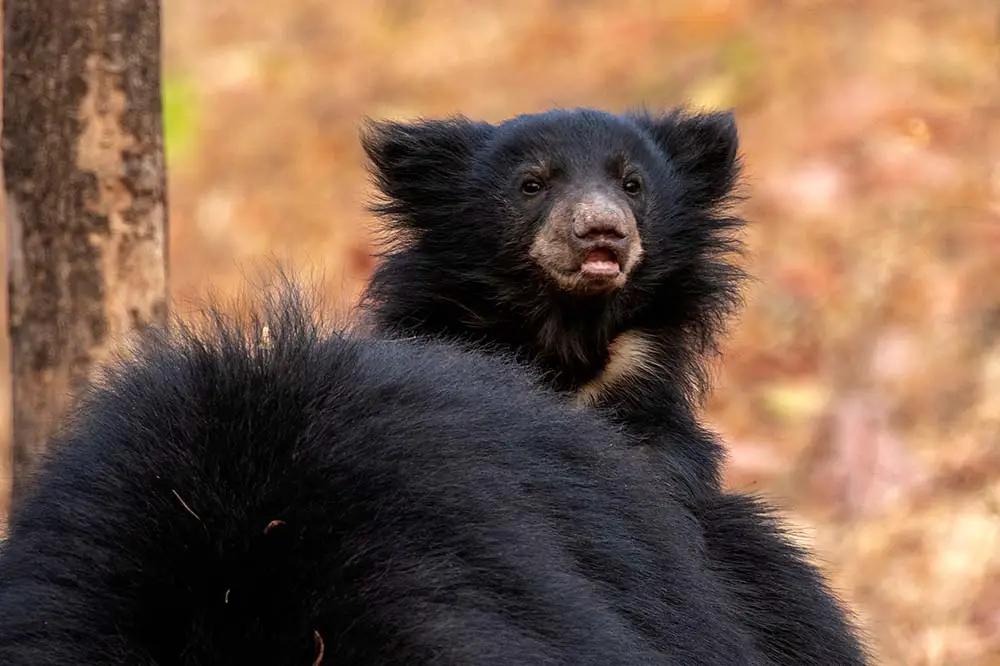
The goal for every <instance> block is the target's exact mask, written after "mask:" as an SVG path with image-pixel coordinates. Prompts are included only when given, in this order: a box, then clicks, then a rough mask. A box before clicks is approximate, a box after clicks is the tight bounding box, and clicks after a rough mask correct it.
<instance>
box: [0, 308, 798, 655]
mask: <svg viewBox="0 0 1000 666" xmlns="http://www.w3.org/2000/svg"><path fill="white" fill-rule="evenodd" d="M264 313H265V315H264V316H258V317H255V318H252V320H251V321H250V322H249V324H248V325H246V326H237V325H236V324H231V323H226V318H225V317H223V316H222V315H213V316H212V317H210V318H209V326H208V327H207V328H202V329H200V332H199V330H197V329H195V328H186V329H184V328H182V329H180V330H178V331H176V332H174V333H170V334H168V333H157V334H154V335H152V336H150V337H149V339H148V340H147V341H146V342H145V344H144V345H143V346H141V347H140V348H139V349H138V351H137V353H136V354H135V355H134V356H133V357H131V358H130V359H128V360H126V361H122V362H120V363H118V364H116V365H114V366H112V367H110V369H109V370H108V371H107V373H106V375H105V376H104V377H103V379H102V380H101V381H100V382H97V383H96V384H95V385H94V386H93V387H92V388H91V389H90V390H89V391H88V392H87V393H86V395H84V396H83V398H82V400H81V401H80V402H79V405H78V406H77V407H76V409H75V410H74V412H73V414H72V417H71V418H69V420H68V421H67V422H66V425H65V427H64V428H63V431H62V433H61V434H60V436H59V437H58V438H57V440H56V441H55V442H54V444H53V447H52V449H51V450H52V452H53V453H52V454H51V457H50V458H49V459H48V460H47V461H46V463H45V464H44V465H43V466H42V468H41V471H40V473H39V475H38V477H37V478H36V480H35V481H34V483H33V485H32V486H31V487H30V489H29V492H28V494H27V495H26V496H25V497H24V498H23V500H22V501H21V502H20V503H19V504H18V505H17V506H16V507H15V508H14V511H13V514H12V517H11V520H10V529H9V534H8V536H7V540H6V541H5V542H4V543H3V546H2V551H0V664H4V666H56V665H59V666H71V665H72V666H91V665H94V666H96V665H97V664H122V665H125V666H138V665H142V666H153V665H154V664H155V665H156V666H175V665H176V666H209V665H212V666H218V665H222V664H281V665H288V666H293V665H294V666H299V665H304V666H308V665H309V664H314V665H319V664H336V665H338V666H349V665H351V664H355V665H358V666H374V665H390V664H399V665H404V664H405V665H407V666H411V665H416V664H436V665H442V666H444V665H449V664H455V665H459V664H462V665H478V664H495V665H496V666H501V665H502V666H509V665H511V664H532V665H536V664H537V665H546V664H548V665H565V666H570V665H573V666H579V665H581V664H593V665H594V666H598V665H599V666H608V665H613V664H643V665H645V664H670V665H678V664H688V665H691V666H695V665H706V664H709V665H711V664H714V665H718V666H723V665H725V666H733V665H736V664H741V665H742V664H766V663H768V662H767V660H765V659H762V658H761V657H760V656H759V655H758V654H756V652H755V648H754V647H753V642H752V640H750V638H749V636H747V635H746V633H745V632H744V631H743V629H742V628H741V627H740V625H739V623H738V622H737V621H736V618H735V617H734V614H735V612H736V611H735V609H734V607H733V605H732V604H731V603H730V599H729V598H728V592H727V591H726V589H725V587H724V586H722V585H721V584H720V582H719V580H718V579H717V577H716V575H715V573H714V572H712V571H710V570H709V569H708V568H707V567H706V566H705V563H704V561H703V559H702V556H701V552H702V551H703V550H704V548H705V546H704V543H703V540H702V536H701V534H700V530H699V528H698V524H697V522H696V521H695V520H694V519H693V518H692V516H691V515H690V513H688V512H687V510H686V509H684V508H683V507H682V506H681V505H680V504H679V503H677V502H675V501H674V500H673V499H672V498H671V497H670V496H669V495H666V494H663V493H656V492H653V490H652V486H653V485H654V482H653V481H652V480H651V478H650V477H649V475H648V474H647V473H646V472H645V471H644V470H643V468H642V466H641V465H639V464H636V462H635V461H634V460H633V457H632V456H630V455H623V453H624V452H627V451H628V450H629V449H630V446H631V445H630V444H628V443H627V442H626V439H625V437H624V436H622V434H621V433H619V432H617V431H616V430H615V429H614V428H612V427H609V426H608V424H606V423H605V422H604V421H603V420H601V419H600V418H598V417H597V415H596V414H593V413H590V412H585V411H580V410H576V409H573V408H571V407H567V406H566V405H564V404H562V402H561V401H560V400H559V399H558V398H557V397H555V396H554V395H550V394H549V393H547V392H546V391H545V390H542V389H539V388H538V386H537V378H533V377H531V376H529V375H526V374H525V373H524V372H523V371H522V370H519V369H518V367H517V366H516V365H514V364H513V363H511V362H509V361H505V360H504V359H502V358H501V357H487V356H482V355H476V354H473V353H469V352H462V351H460V350H458V349H456V348H454V347H451V346H445V345H439V344H434V343H430V342H426V343H423V342H417V341H407V340H392V339H382V340H378V339H373V340H361V339H350V338H348V337H345V336H343V335H340V334H337V333H333V332H324V330H323V329H321V328H320V327H319V326H318V325H317V324H316V323H315V320H314V319H313V318H312V317H311V315H310V313H309V311H308V310H307V309H306V308H305V307H303V305H302V302H301V299H299V298H298V297H297V296H295V295H294V293H292V295H291V296H289V297H284V298H282V299H279V300H277V301H276V302H272V305H270V306H268V307H267V308H265V309H264ZM247 331H250V333H247ZM789 621H792V620H791V618H790V619H789Z"/></svg>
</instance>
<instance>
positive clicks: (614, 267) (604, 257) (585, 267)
mask: <svg viewBox="0 0 1000 666" xmlns="http://www.w3.org/2000/svg"><path fill="white" fill-rule="evenodd" d="M621 270H622V269H621V266H620V265H619V264H618V260H617V259H616V257H615V254H614V252H612V251H611V250H608V249H605V248H598V249H596V250H591V251H590V252H589V253H587V256H586V257H584V259H583V262H582V263H581V264H580V272H581V273H583V274H584V275H588V276H592V277H616V276H617V275H618V274H619V273H621Z"/></svg>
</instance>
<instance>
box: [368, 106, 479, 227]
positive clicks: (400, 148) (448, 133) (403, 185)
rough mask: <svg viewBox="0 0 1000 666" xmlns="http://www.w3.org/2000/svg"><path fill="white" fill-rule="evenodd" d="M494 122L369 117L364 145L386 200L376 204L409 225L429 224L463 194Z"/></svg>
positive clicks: (372, 170)
mask: <svg viewBox="0 0 1000 666" xmlns="http://www.w3.org/2000/svg"><path fill="white" fill-rule="evenodd" d="M493 129H494V128H493V126H492V125H490V124H489V123H483V122H473V121H471V120H468V119H467V118H464V117H460V116H456V117H453V118H448V119H443V120H419V121H415V122H410V123H403V122H393V121H375V120H367V121H366V122H365V127H364V129H363V130H362V134H361V146H362V148H363V149H364V151H365V154H366V155H367V156H368V160H369V163H370V167H371V172H372V175H373V176H374V181H375V185H376V187H378V189H379V190H380V191H381V193H382V195H383V197H384V199H383V201H382V202H380V203H379V204H377V205H375V206H373V210H374V211H375V212H376V213H379V214H382V215H389V216H391V217H394V218H396V219H397V221H399V222H402V223H403V224H405V225H407V226H410V227H416V228H421V227H428V226H431V225H433V223H434V219H435V218H436V217H442V216H447V215H448V214H449V213H450V212H452V211H453V210H454V207H455V205H456V204H457V203H458V202H459V200H460V198H461V192H462V186H463V185H464V184H465V181H466V180H467V173H468V169H469V166H470V164H471V162H472V158H473V157H474V155H475V154H476V151H477V150H478V148H479V147H480V146H481V145H483V143H484V142H485V141H486V140H487V139H488V138H489V136H490V134H491V132H492V130H493Z"/></svg>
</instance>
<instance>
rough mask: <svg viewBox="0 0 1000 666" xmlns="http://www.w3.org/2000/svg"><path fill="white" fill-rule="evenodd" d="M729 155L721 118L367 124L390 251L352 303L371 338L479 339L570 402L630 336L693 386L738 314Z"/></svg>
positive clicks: (543, 116)
mask: <svg viewBox="0 0 1000 666" xmlns="http://www.w3.org/2000/svg"><path fill="white" fill-rule="evenodd" d="M737 144H738V141H737V133H736V127H735V122H734V120H733V117H732V114H730V113H727V112H716V113H702V114H689V113H686V112H684V111H682V110H675V111H671V112H668V113H666V114H663V115H659V116H653V115H649V114H646V113H627V114H623V115H615V114H611V113H606V112H602V111H597V110H591V109H575V110H554V111H547V112H544V113H538V114H528V115H522V116H516V117H514V118H511V119H509V120H506V121H504V122H501V123H499V124H495V125H494V124H490V123H486V122H477V121H472V120H468V119H466V118H462V117H456V118H449V119H444V120H421V121H416V122H411V123H404V122H390V121H380V122H370V123H369V125H368V128H367V131H366V132H365V134H364V135H363V137H362V145H363V147H364V149H365V152H366V153H367V155H368V158H369V160H370V163H371V167H372V172H373V175H374V178H375V184H376V186H377V187H378V189H379V191H380V193H381V194H382V200H381V201H380V202H378V204H377V205H376V206H374V210H375V212H376V213H378V214H380V215H381V216H383V217H384V218H386V219H387V220H388V222H389V224H388V225H387V226H386V227H385V228H384V230H385V231H387V232H390V233H391V235H390V238H389V240H390V244H389V249H388V251H387V252H385V253H384V254H383V257H384V261H383V262H382V264H381V265H380V266H379V267H378V268H377V270H376V272H375V274H374V275H373V277H372V280H371V283H370V285H369V289H368V292H367V294H366V297H367V298H368V299H369V301H374V302H376V304H377V305H376V307H375V308H374V311H375V312H376V314H377V316H378V317H379V318H380V320H381V322H382V323H383V324H389V325H391V326H392V327H393V328H397V329H403V330H409V331H411V332H416V333H424V334H426V333H432V334H444V335H458V336H459V337H465V338H468V337H470V335H471V336H472V337H476V334H477V333H478V334H479V336H480V337H482V338H486V339H488V340H489V341H490V342H493V343H500V344H502V345H506V346H508V347H513V348H515V349H517V350H518V351H519V352H521V353H526V354H527V355H528V356H529V357H530V358H531V359H532V360H533V361H535V362H536V363H539V364H540V365H541V366H543V368H546V369H549V370H552V371H553V372H555V373H556V374H558V375H562V376H563V378H564V379H567V380H568V381H569V384H570V385H576V386H579V385H581V384H582V383H583V382H585V381H587V380H588V379H590V378H592V377H593V376H594V374H595V373H596V372H598V371H599V370H600V368H601V367H602V366H603V365H604V364H606V363H607V359H608V353H609V352H608V350H609V345H610V344H611V342H612V341H613V340H614V339H615V338H616V337H618V336H620V335H622V334H624V333H630V332H635V331H636V330H642V331H643V332H645V333H647V334H650V335H652V336H654V337H656V338H657V339H659V340H661V341H665V342H664V344H667V345H668V346H670V347H673V351H672V352H669V353H667V354H666V355H667V356H670V357H671V358H673V359H675V360H677V361H678V362H679V363H680V365H681V366H687V365H690V367H689V368H683V367H682V368H681V369H680V373H681V374H697V372H698V371H697V369H696V368H695V366H696V365H697V360H696V357H698V356H700V354H702V353H703V352H705V351H709V350H711V349H712V348H714V344H715V336H716V334H717V333H718V331H719V329H720V328H722V326H723V324H724V323H725V320H726V318H727V315H728V314H729V312H730V311H731V310H732V309H733V307H734V306H735V305H736V304H737V303H738V300H739V298H738V293H737V291H738V286H739V284H740V282H741V279H742V277H743V274H742V272H741V271H740V270H738V269H737V268H736V267H735V266H733V265H732V264H730V263H729V262H727V261H726V260H725V259H724V258H723V256H722V255H724V254H727V253H728V252H730V251H733V250H737V249H738V247H739V243H738V242H737V241H736V240H734V239H733V238H732V237H731V235H730V234H729V232H730V231H731V230H734V229H737V228H739V227H740V226H741V225H742V223H743V221H742V220H740V219H739V218H737V217H734V216H731V215H729V214H728V213H727V211H726V205H727V204H728V203H729V201H730V200H731V199H732V196H733V188H734V185H735V183H736V180H737V177H738V172H739V164H738V157H737ZM400 232H401V233H400ZM560 383H565V382H560Z"/></svg>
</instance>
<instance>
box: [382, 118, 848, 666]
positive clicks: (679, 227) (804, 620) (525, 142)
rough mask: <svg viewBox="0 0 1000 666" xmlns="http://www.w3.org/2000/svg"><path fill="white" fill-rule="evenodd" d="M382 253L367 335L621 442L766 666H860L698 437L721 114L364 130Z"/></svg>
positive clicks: (721, 273) (709, 343) (724, 194)
mask: <svg viewBox="0 0 1000 666" xmlns="http://www.w3.org/2000/svg"><path fill="white" fill-rule="evenodd" d="M363 145H364V148H365V151H366V152H367V155H368V156H369V158H370V161H371V164H372V167H373V172H374V175H375V181H376V184H377V186H378V187H379V189H380V191H381V194H382V195H384V198H383V199H382V200H381V201H380V202H379V203H378V204H377V205H376V206H375V210H376V212H378V213H379V214H381V215H382V216H384V217H385V219H386V220H387V222H388V224H387V226H386V228H385V230H386V231H387V232H388V237H387V238H386V240H387V241H388V247H387V250H386V252H385V253H384V261H383V262H382V263H381V265H380V266H379V267H378V268H377V269H376V271H375V274H374V276H373V278H372V281H371V284H370V285H369V288H368V291H367V294H366V299H365V300H366V306H367V307H368V308H369V310H370V312H371V313H372V314H373V315H374V320H375V323H376V325H377V326H378V327H380V328H382V329H386V330H392V331H396V332H400V333H404V334H409V335H413V334H416V335H424V336H438V337H444V338H447V339H451V340H462V341H465V342H472V343H485V344H486V345H489V346H490V347H491V348H493V349H497V350H500V351H507V352H513V353H515V354H516V355H518V356H519V357H520V358H522V359H524V360H526V361H528V362H530V363H532V364H533V365H534V366H535V367H536V369H538V370H539V371H540V372H541V373H543V376H544V378H545V381H547V383H548V384H549V385H550V386H551V387H552V388H554V389H556V390H559V391H563V392H564V393H567V394H569V395H571V396H573V397H574V399H575V401H576V402H577V403H578V404H583V405H593V406H594V407H595V408H596V409H597V410H600V411H601V412H604V413H606V414H608V415H609V416H610V417H611V418H612V419H613V420H614V421H616V422H618V423H621V424H624V425H625V426H626V427H627V428H628V430H629V431H630V433H631V434H632V435H633V437H634V438H635V442H636V443H637V446H636V447H635V450H634V455H635V457H636V458H637V459H640V458H641V459H646V460H649V461H651V462H652V463H653V464H652V465H651V468H652V469H655V470H660V471H662V473H663V474H664V476H665V477H666V485H667V486H669V487H671V488H673V489H677V490H678V491H679V492H681V494H682V496H683V497H684V499H685V502H686V503H687V505H688V506H689V507H690V508H691V509H692V511H693V512H694V513H695V515H696V516H697V518H698V520H699V522H700V524H701V528H702V530H703V532H704V537H705V542H706V545H707V555H708V557H709V560H710V563H711V566H712V568H713V569H714V570H715V571H716V572H717V573H718V574H719V575H720V576H722V578H723V579H724V580H725V581H726V582H727V585H728V586H729V589H730V590H731V591H732V593H733V595H734V596H735V598H736V599H737V602H738V605H739V608H740V611H741V619H742V621H743V622H744V624H745V626H746V627H748V629H749V631H750V632H751V635H752V636H753V637H754V641H755V644H756V645H757V646H758V648H759V649H760V650H761V652H762V653H763V654H765V655H766V656H767V658H768V659H769V660H770V661H769V663H774V664H788V665H792V664H796V665H800V664H816V665H820V664H824V665H827V664H828V665H830V666H833V665H834V664H837V665H845V664H846V665H849V664H863V663H865V654H864V650H863V648H862V646H861V641H860V640H859V639H858V638H857V636H856V634H855V632H854V629H853V628H852V627H851V625H850V623H849V622H848V619H847V617H846V613H845V612H844V610H843V609H842V608H841V607H840V605H839V603H838V601H837V600H836V598H835V597H834V595H833V594H832V592H831V591H830V590H829V589H828V588H827V586H826V585H825V584H824V582H823V580H822V578H821V576H820V575H819V573H818V572H817V571H816V570H815V569H814V568H813V567H812V566H811V565H810V564H809V563H808V562H807V558H806V553H805V552H803V551H802V550H800V549H799V548H797V547H796V546H794V545H793V544H792V543H791V542H790V541H789V540H788V539H787V538H786V537H785V535H784V534H783V532H782V528H781V525H780V522H779V521H778V520H777V518H776V517H775V516H774V515H773V513H772V511H771V510H770V508H769V507H768V506H767V505H766V504H765V503H764V502H763V501H761V500H760V499H758V498H754V497H749V496H745V495H741V494H737V493H725V492H723V491H722V488H721V483H720V466H721V463H722V460H723V448H722V445H721V443H720V442H719V441H718V439H717V438H716V437H715V436H714V435H713V434H712V433H711V432H709V431H708V430H707V429H706V428H704V427H703V426H702V425H701V424H700V423H699V420H698V418H697V408H698V405H699V397H700V396H701V395H703V394H704V393H705V391H706V389H707V388H708V382H707V379H706V376H707V375H706V372H705V369H704V361H705V358H706V356H708V355H710V354H712V353H714V352H715V351H716V349H717V346H716V341H717V337H718V335H719V333H720V332H721V330H722V329H723V327H724V324H725V323H726V320H727V318H728V316H729V315H730V313H731V312H732V311H733V310H734V308H735V306H736V305H737V304H738V303H739V301H740V298H739V286H740V283H741V279H742V277H743V273H742V272H741V271H740V270H739V269H738V268H737V266H735V265H734V264H732V263H731V262H729V261H728V260H727V255H728V254H730V252H731V251H734V250H738V249H739V243H738V241H737V239H736V238H735V236H734V235H733V233H732V232H734V231H736V230H738V229H739V228H740V227H741V226H742V225H743V220H741V219H740V218H739V217H737V216H734V215H733V214H732V212H731V211H730V208H729V203H730V202H731V201H732V199H733V192H734V187H735V185H736V183H737V180H738V174H739V160H738V137H737V131H736V126H735V123H734V120H733V117H732V115H731V114H729V113H703V114H691V113H687V112H684V111H682V110H675V111H672V112H669V113H666V114H663V115H651V114H647V113H629V114H625V115H612V114H609V113H604V112H600V111H595V110H590V109H579V110H556V111H549V112H545V113H540V114H530V115H523V116H518V117H515V118H512V119H510V120H507V121H505V122H502V123H500V124H498V125H493V124H490V123H486V122H474V121H471V120H468V119H465V118H451V119H446V120H424V121H419V122H414V123H399V122H373V123H371V125H370V126H369V128H368V131H367V133H366V134H365V135H364V137H363Z"/></svg>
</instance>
